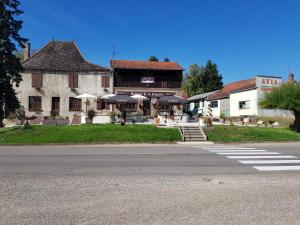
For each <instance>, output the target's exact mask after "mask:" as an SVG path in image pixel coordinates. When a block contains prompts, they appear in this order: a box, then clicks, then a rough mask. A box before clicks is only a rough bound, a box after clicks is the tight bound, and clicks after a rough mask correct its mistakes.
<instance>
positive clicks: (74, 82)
mask: <svg viewBox="0 0 300 225" xmlns="http://www.w3.org/2000/svg"><path fill="white" fill-rule="evenodd" d="M69 88H78V74H70V75H69Z"/></svg>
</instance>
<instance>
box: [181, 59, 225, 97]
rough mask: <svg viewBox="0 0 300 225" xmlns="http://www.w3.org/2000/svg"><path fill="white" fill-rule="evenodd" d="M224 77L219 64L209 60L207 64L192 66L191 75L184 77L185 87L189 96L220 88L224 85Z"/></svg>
mask: <svg viewBox="0 0 300 225" xmlns="http://www.w3.org/2000/svg"><path fill="white" fill-rule="evenodd" d="M222 79H223V77H222V75H221V74H219V71H218V67H217V65H216V64H215V63H213V62H212V61H211V60H208V62H207V63H206V65H205V66H199V65H197V64H193V65H191V66H190V75H189V76H186V77H185V78H184V82H183V89H184V90H185V92H186V93H187V94H188V95H189V96H193V95H197V94H202V93H206V92H211V91H216V90H220V89H221V88H222V87H223V81H222Z"/></svg>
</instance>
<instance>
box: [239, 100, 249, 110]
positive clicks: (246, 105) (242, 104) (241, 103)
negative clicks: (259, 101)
mask: <svg viewBox="0 0 300 225" xmlns="http://www.w3.org/2000/svg"><path fill="white" fill-rule="evenodd" d="M239 109H250V101H249V100H246V101H239Z"/></svg>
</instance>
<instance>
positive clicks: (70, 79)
mask: <svg viewBox="0 0 300 225" xmlns="http://www.w3.org/2000/svg"><path fill="white" fill-rule="evenodd" d="M73 86H74V82H73V75H72V74H70V75H69V88H73Z"/></svg>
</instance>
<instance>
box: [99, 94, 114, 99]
mask: <svg viewBox="0 0 300 225" xmlns="http://www.w3.org/2000/svg"><path fill="white" fill-rule="evenodd" d="M114 96H116V95H115V94H108V95H103V96H102V97H100V98H101V99H109V98H111V97H114Z"/></svg>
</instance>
